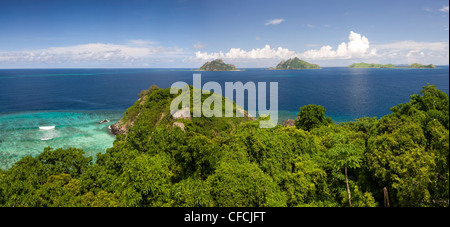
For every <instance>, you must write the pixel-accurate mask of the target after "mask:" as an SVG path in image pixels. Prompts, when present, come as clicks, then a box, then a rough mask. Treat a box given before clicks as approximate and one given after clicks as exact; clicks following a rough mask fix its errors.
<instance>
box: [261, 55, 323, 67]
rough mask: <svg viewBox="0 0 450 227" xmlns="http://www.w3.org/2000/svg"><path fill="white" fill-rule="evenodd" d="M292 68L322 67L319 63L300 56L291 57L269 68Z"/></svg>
mask: <svg viewBox="0 0 450 227" xmlns="http://www.w3.org/2000/svg"><path fill="white" fill-rule="evenodd" d="M292 69H294V70H295V69H321V67H320V66H319V65H317V64H311V63H309V62H306V61H303V60H300V59H299V58H297V57H295V58H291V59H289V60H286V61H284V60H283V61H281V62H280V64H278V65H277V67H276V68H273V67H271V68H269V70H292Z"/></svg>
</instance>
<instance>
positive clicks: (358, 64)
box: [348, 62, 395, 68]
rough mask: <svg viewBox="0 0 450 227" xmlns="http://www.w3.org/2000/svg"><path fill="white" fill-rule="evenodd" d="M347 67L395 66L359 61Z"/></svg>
mask: <svg viewBox="0 0 450 227" xmlns="http://www.w3.org/2000/svg"><path fill="white" fill-rule="evenodd" d="M348 68H395V66H394V65H393V64H387V65H382V64H371V63H364V62H361V63H354V64H351V65H350V66H348Z"/></svg>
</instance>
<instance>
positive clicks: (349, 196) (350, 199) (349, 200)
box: [345, 165, 352, 207]
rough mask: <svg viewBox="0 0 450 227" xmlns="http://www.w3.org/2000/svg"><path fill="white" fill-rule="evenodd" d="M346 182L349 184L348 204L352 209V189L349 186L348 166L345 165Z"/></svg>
mask: <svg viewBox="0 0 450 227" xmlns="http://www.w3.org/2000/svg"><path fill="white" fill-rule="evenodd" d="M345 181H346V182H347V194H348V204H349V205H350V207H352V196H351V195H350V187H349V186H348V177H347V165H345Z"/></svg>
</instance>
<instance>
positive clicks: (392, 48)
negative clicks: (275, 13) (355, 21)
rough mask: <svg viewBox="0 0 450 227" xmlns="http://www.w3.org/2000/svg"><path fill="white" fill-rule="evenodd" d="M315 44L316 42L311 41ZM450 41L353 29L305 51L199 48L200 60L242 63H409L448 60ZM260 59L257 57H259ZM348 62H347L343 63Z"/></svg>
mask: <svg viewBox="0 0 450 227" xmlns="http://www.w3.org/2000/svg"><path fill="white" fill-rule="evenodd" d="M307 46H308V47H314V46H316V45H315V44H308V45H307ZM448 51H449V44H448V42H417V41H398V42H392V43H385V44H376V45H373V44H371V43H370V41H369V39H368V38H367V37H365V36H363V35H361V34H358V33H356V32H353V31H351V32H350V34H349V36H348V41H347V42H342V43H341V44H340V45H338V46H337V48H333V47H332V46H330V45H324V46H322V47H321V48H318V49H310V50H307V51H304V52H300V53H299V52H295V51H293V50H289V49H287V48H283V47H278V48H273V47H271V46H269V45H266V46H265V47H264V48H257V49H252V50H243V49H241V48H232V49H230V50H229V51H228V52H222V51H220V52H213V53H208V52H200V51H198V52H196V54H195V57H196V59H197V60H202V61H206V60H212V59H218V58H220V59H224V60H227V61H230V62H233V61H234V62H237V63H242V62H243V61H247V62H251V61H253V62H258V63H264V64H268V65H271V64H274V62H276V61H279V60H280V59H288V58H293V57H299V58H301V59H305V60H310V61H316V62H317V61H322V62H323V61H325V62H332V61H335V62H336V61H339V62H347V63H348V62H356V61H371V62H380V63H393V64H407V63H414V62H423V63H434V64H448V59H449V53H448ZM256 60H257V61H256ZM341 64H346V63H341Z"/></svg>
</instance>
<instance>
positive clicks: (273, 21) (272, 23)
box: [264, 18, 284, 26]
mask: <svg viewBox="0 0 450 227" xmlns="http://www.w3.org/2000/svg"><path fill="white" fill-rule="evenodd" d="M283 21H284V19H283V18H279V19H273V20H269V21H267V22H266V23H265V24H264V25H265V26H269V25H278V24H281V23H282V22H283Z"/></svg>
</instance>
